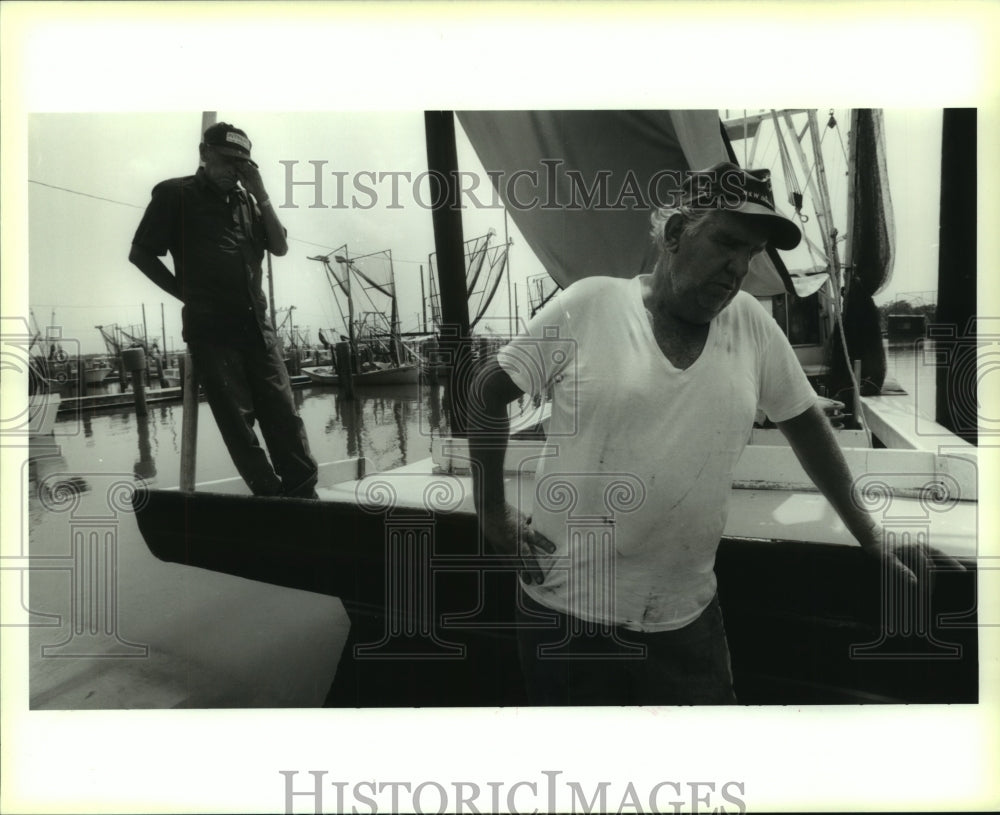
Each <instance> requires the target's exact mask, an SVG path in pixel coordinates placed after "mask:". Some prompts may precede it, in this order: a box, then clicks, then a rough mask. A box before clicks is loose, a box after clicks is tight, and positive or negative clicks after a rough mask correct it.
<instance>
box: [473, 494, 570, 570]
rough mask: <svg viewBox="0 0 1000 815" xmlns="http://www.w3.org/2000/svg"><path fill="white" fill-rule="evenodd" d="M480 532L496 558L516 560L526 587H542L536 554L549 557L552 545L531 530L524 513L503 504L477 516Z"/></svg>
mask: <svg viewBox="0 0 1000 815" xmlns="http://www.w3.org/2000/svg"><path fill="white" fill-rule="evenodd" d="M480 528H481V529H482V531H483V536H484V537H485V538H486V541H487V543H488V544H489V546H490V548H491V549H492V550H493V551H494V552H496V553H497V554H499V555H509V556H512V557H513V556H517V557H519V558H520V559H521V563H522V565H523V566H524V568H523V570H522V571H521V577H522V578H523V579H524V580H525V582H528V583H542V582H543V581H544V580H545V575H544V574H543V572H542V569H541V567H540V566H539V565H538V559H537V557H536V553H537V552H539V551H541V552H544V553H546V554H549V555H551V554H552V553H553V552H555V550H556V545H555V544H554V543H553V542H552V541H550V540H549V539H548V538H546V537H545V536H544V535H542V534H541V533H539V532H536V531H535V530H534V529H532V528H531V525H530V523H529V521H528V518H527V517H525V515H524V513H522V512H520V511H519V510H517V509H515V508H514V507H512V506H510V505H509V504H505V505H504V507H503V508H502V509H500V508H497V509H496V510H493V511H491V512H486V513H483V515H481V516H480Z"/></svg>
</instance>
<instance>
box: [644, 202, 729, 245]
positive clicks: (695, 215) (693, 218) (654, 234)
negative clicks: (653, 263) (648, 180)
mask: <svg viewBox="0 0 1000 815" xmlns="http://www.w3.org/2000/svg"><path fill="white" fill-rule="evenodd" d="M714 211H715V210H713V209H707V208H705V209H695V208H694V207H692V206H690V205H688V204H681V205H680V206H676V207H658V208H657V209H654V210H653V212H652V213H651V214H650V216H649V222H650V229H649V235H650V237H651V238H652V239H653V243H655V244H656V248H657V249H659V250H660V251H661V252H662V251H663V250H664V249H666V235H665V234H664V233H665V228H666V225H667V221H669V220H670V219H671V218H672V217H673V216H674V215H680V216H681V217H682V218H683V219H684V234H686V235H695V234H697V233H698V231H699V230H700V229H701V228H702V227H703V226H704V225H705V220H706V219H707V218H708V216H709V215H711V214H712V213H713V212H714Z"/></svg>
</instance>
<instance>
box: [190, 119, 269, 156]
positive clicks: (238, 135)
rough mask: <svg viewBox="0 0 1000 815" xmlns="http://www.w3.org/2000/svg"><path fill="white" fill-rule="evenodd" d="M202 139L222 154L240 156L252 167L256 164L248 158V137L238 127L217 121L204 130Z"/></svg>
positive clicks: (249, 145)
mask: <svg viewBox="0 0 1000 815" xmlns="http://www.w3.org/2000/svg"><path fill="white" fill-rule="evenodd" d="M202 141H203V143H204V144H206V145H207V146H209V147H211V148H212V149H213V150H217V151H218V152H220V153H222V155H224V156H232V157H233V158H241V159H244V160H246V161H249V162H250V163H251V164H253V166H254V167H256V166H257V162H255V161H254V160H253V159H252V158H250V147H251V144H250V139H249V138H248V137H247V134H246V133H244V132H243V131H242V130H240V129H239V128H238V127H235V126H233V125H231V124H229V123H227V122H219V123H218V124H214V125H212V126H211V127H210V128H208V129H207V130H206V131H205V135H204V137H203V138H202Z"/></svg>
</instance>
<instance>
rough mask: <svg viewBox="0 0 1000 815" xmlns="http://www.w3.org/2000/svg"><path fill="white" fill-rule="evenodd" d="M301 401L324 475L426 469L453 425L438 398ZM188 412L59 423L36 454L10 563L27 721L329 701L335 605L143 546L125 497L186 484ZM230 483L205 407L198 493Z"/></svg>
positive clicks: (405, 391) (342, 627) (341, 615)
mask: <svg viewBox="0 0 1000 815" xmlns="http://www.w3.org/2000/svg"><path fill="white" fill-rule="evenodd" d="M112 387H114V388H117V385H114V386H112ZM294 397H295V401H296V404H297V406H298V409H299V412H300V414H301V416H302V418H303V420H304V421H305V424H306V428H307V432H308V435H309V441H310V445H311V447H312V451H313V454H314V456H315V457H316V459H317V461H319V462H325V461H332V460H337V459H344V458H348V457H352V456H356V455H364V456H367V457H368V458H370V459H371V460H372V461H373V462H374V463H375V465H376V467H378V468H379V469H389V468H392V467H398V466H402V465H404V464H407V463H412V462H413V461H416V460H418V459H420V458H425V457H426V456H428V455H429V453H430V445H431V438H432V435H435V434H440V433H442V432H443V431H444V429H445V428H446V426H447V403H446V402H445V403H444V404H442V402H443V399H442V393H441V390H440V389H433V390H432V389H430V388H419V389H418V388H417V387H416V386H409V387H395V388H387V387H382V388H378V389H375V388H369V389H359V390H358V393H357V398H356V399H355V400H353V401H350V400H345V399H343V398H341V397H340V395H339V393H338V392H337V391H336V389H331V388H317V387H309V388H305V389H301V390H296V391H294ZM181 415H182V406H181V402H179V401H178V402H170V403H165V404H150V405H149V410H148V415H147V416H146V417H145V418H144V419H140V418H139V417H137V416H136V415H135V410H134V408H133V407H131V406H130V407H123V408H114V409H102V410H98V411H93V412H88V413H86V414H84V415H82V416H80V417H79V418H75V417H69V416H62V417H60V418H59V419H58V420H57V422H56V426H55V429H54V434H53V439H52V440H51V441H52V443H54V445H57V446H53V444H52V443H50V444H49V445H48V446H47V447H46V446H39V447H33V449H32V451H31V459H30V462H29V478H28V479H26V487H27V490H28V497H27V501H26V502H25V505H26V509H27V511H26V513H25V515H24V519H23V521H22V530H23V532H22V550H21V551H22V555H23V556H22V557H21V558H20V560H19V561H18V562H17V563H13V562H12V564H11V569H13V568H15V567H17V568H21V569H23V571H24V574H25V575H27V574H29V573H30V589H29V588H28V586H29V584H28V582H27V581H22V584H21V589H20V590H21V592H22V597H21V608H23V609H25V610H26V615H27V617H26V620H25V622H24V623H23V624H24V625H26V626H28V631H29V640H28V643H27V652H28V654H29V665H30V669H29V675H30V705H31V708H32V709H120V708H168V707H209V708H215V707H303V706H305V707H314V706H318V705H321V704H322V703H323V700H324V698H325V695H326V692H327V690H328V688H329V686H330V683H331V681H332V679H333V676H334V673H335V670H336V666H337V662H338V660H339V658H340V652H341V649H342V648H343V644H344V641H345V639H346V636H347V631H348V628H349V621H348V618H347V615H346V613H345V611H344V608H343V605H342V604H341V603H340V601H339V600H338V599H337V598H334V597H327V596H323V595H318V594H313V593H310V592H304V591H296V590H293V589H285V588H280V587H276V586H270V585H267V584H265V583H259V582H254V581H249V580H243V579H240V578H236V577H231V576H229V575H225V574H220V573H216V572H210V571H205V570H202V569H191V568H184V567H180V566H176V565H174V564H170V563H163V562H161V561H159V560H157V559H156V558H155V557H153V555H152V554H151V553H150V551H149V549H148V548H147V547H146V545H145V543H144V542H143V539H142V536H141V534H140V533H139V530H138V528H137V525H136V519H135V517H134V515H133V514H132V512H131V511H130V510H129V508H128V504H127V492H128V491H127V490H122V489H120V485H121V484H123V483H124V484H129V485H130V484H134V483H136V481H137V479H143V480H145V481H147V482H149V483H151V484H155V485H156V486H159V487H173V486H176V485H177V484H178V480H179V463H180V448H181ZM235 475H236V472H235V469H234V467H233V465H232V462H231V461H230V458H229V454H228V452H227V451H226V449H225V446H224V445H223V443H222V440H221V437H220V436H219V433H218V430H217V429H216V426H215V422H214V419H213V417H212V415H211V411H210V409H209V408H208V405H207V404H205V403H201V404H200V405H199V413H198V456H197V480H199V481H208V480H213V479H219V478H227V477H231V476H235ZM295 534H297V530H295V529H289V530H288V535H289V537H291V536H294V535H295ZM27 541H30V548H26V547H25V546H24V544H25V542H27ZM275 545H276V546H280V545H282V541H280V540H276V541H275ZM29 552H30V554H29ZM12 588H13V590H14V591H17V589H18V586H17V581H14V583H13V586H12ZM28 609H30V612H28V611H27V610H28ZM47 649H48V650H47ZM67 656H72V657H74V658H72V659H65V658H63V657H67Z"/></svg>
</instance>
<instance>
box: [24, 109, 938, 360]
mask: <svg viewBox="0 0 1000 815" xmlns="http://www.w3.org/2000/svg"><path fill="white" fill-rule="evenodd" d="M729 113H730V114H731V115H739V114H741V113H742V111H734V110H730V111H729ZM826 113H827V108H821V109H820V112H819V117H820V122H821V124H822V123H825V121H826V118H827V116H826ZM837 114H838V122H839V125H840V129H839V130H827V129H825V128H824V140H826V139H829V140H830V142H829V143H824V154H825V156H826V161H827V163H828V169H827V172H828V177H829V179H830V188H831V198H832V199H833V204H834V211H835V213H836V218H837V220H838V221H839V223H840V230H841V234H845V232H846V229H845V227H844V217H845V212H846V177H845V170H846V163H845V159H846V155H845V154H844V150H845V149H846V144H847V130H848V127H849V114H848V111H846V110H840V111H837ZM216 115H217V119H218V121H228V122H232V123H234V124H236V125H238V126H239V127H241V128H243V129H244V130H246V131H247V133H248V134H249V135H250V138H251V140H252V141H253V144H254V148H253V152H254V155H255V157H256V158H257V162H258V164H260V167H261V175H262V178H263V180H264V182H265V185H266V187H267V189H268V192H269V194H270V196H271V198H272V199H273V202H274V203H275V204H276V205H277V208H278V209H277V211H278V214H279V217H280V218H281V219H282V222H283V223H284V225H285V227H286V229H287V230H288V236H289V247H290V248H289V253H288V254H287V255H286V256H285V257H283V258H273V260H272V268H273V280H274V292H275V294H274V300H275V308H276V309H279V310H284V309H289V308H290V307H294V310H293V312H292V324H294V325H297V326H298V327H299V330H300V331H301V332H303V333H304V334H306V336H307V337H308V338H309V339H311V340H312V341H315V339H316V336H317V331H318V329H320V328H332V327H339V326H341V325H342V322H341V317H340V312H339V311H338V308H337V305H336V303H335V301H334V299H333V295H332V293H331V291H330V287H329V283H328V278H327V276H326V273H325V272H324V270H323V268H322V266H321V264H319V263H318V262H316V261H312V260H309V259H308V258H309V257H311V256H316V255H326V254H329V253H330V252H332V251H333V250H334V249H337V248H339V247H341V246H343V245H345V244H346V245H347V248H348V252H349V254H350V255H351V256H352V257H357V256H359V255H365V254H368V253H371V252H381V251H383V250H391V253H392V262H393V269H394V273H395V277H396V281H397V288H398V293H399V297H398V299H399V310H400V319H401V323H402V329H403V330H404V331H411V330H417V329H419V327H420V325H421V322H422V309H421V286H420V276H421V274H424V275H425V280H426V277H427V276H429V267H428V255H429V254H430V253H431V252H433V251H434V242H433V232H432V225H431V216H430V211H429V209H427V207H426V206H421V203H423V204H426V202H427V201H428V198H429V194H428V191H427V190H428V187H427V183H426V179H424V180H423V181H422V182H420V183H418V182H417V181H416V180H417V179H419V178H420V177H421V175H420V174H421V173H422V172H425V171H426V168H427V160H426V153H425V147H424V131H423V115H422V112H421V111H419V110H416V111H412V112H399V111H386V112H372V111H354V112H339V111H338V112H318V111H311V112H294V113H289V112H274V113H266V112H259V111H256V112H255V111H241V110H224V109H223V110H218V111H216ZM885 120H886V142H887V157H888V162H889V174H890V191H891V195H892V201H893V208H894V213H895V219H896V233H897V240H896V247H897V259H896V265H895V273H894V276H893V278H892V280H891V281H890V282H889V284H888V285H887V286H886V287H885V289H884V291H883V292H881V293H880V295H879V297H878V301H879V302H886V301H888V300H890V299H893V298H894V297H896V296H897V295H898V294H899V293H914V292H927V291H932V290H934V289H935V288H936V275H937V252H936V228H937V215H938V212H937V209H938V195H939V180H940V178H939V172H938V167H939V164H940V127H941V114H940V110H933V109H931V110H920V109H916V110H914V109H907V110H897V109H888V110H886V111H885ZM200 128H201V112H200V111H191V112H172V113H159V114H158V113H97V112H94V113H36V114H32V115H30V116H29V117H28V120H27V132H28V189H27V196H28V197H27V201H28V229H29V244H30V245H29V284H28V294H29V306H30V308H31V311H32V312H33V313H34V317H35V320H36V321H37V323H38V325H39V327H40V328H42V329H43V330H44V329H45V327H46V326H56V327H58V330H59V331H60V332H61V335H62V337H64V338H68V339H72V340H75V341H78V342H79V343H80V349H81V351H82V352H83V353H93V352H100V351H103V350H104V346H103V342H102V340H101V336H100V334H99V332H98V331H97V329H96V326H98V325H104V326H109V325H111V324H118V325H120V326H122V327H123V328H128V327H131V326H135V327H137V328H138V329H139V331H138V333H141V326H142V325H143V306H144V307H145V321H146V322H145V325H146V331H147V333H148V334H149V335H150V336H151V337H155V338H157V339H159V340H160V341H161V345H162V344H163V340H164V339H165V341H166V345H167V348H170V349H173V348H179V347H181V345H182V341H181V330H180V304H179V303H178V302H177V301H176V300H174V299H173V298H171V297H169V296H168V295H165V294H163V293H162V292H161V291H160V290H159V289H158V288H157V287H156V286H155V285H153V284H152V283H151V282H149V281H148V280H147V279H146V278H145V277H144V276H143V275H142V274H141V273H140V272H139V271H138V270H137V269H136V268H135V267H133V266H132V265H131V264H130V263H129V262H128V259H127V256H128V249H129V245H130V243H131V239H132V236H133V235H134V233H135V229H136V226H137V225H138V222H139V219H140V218H141V216H142V212H143V209H144V208H145V206H146V204H147V203H148V201H149V195H150V190H151V189H152V187H153V185H154V184H156V183H157V182H158V181H160V180H162V179H164V178H171V177H176V176H182V175H188V174H190V173H192V172H194V170H195V169H196V167H197V162H198V153H197V144H198V141H199V132H200ZM456 131H457V138H458V145H459V167H460V168H461V169H462V170H463V171H466V172H470V173H475V174H476V178H477V181H476V182H471V183H478V187H476V188H475V189H474V192H473V194H474V195H475V198H476V200H477V201H479V202H480V203H481V204H482V205H483V206H481V207H480V206H476V205H475V204H474V203H473V202H472V200H471V199H468V200H467V203H468V206H467V207H466V209H465V212H464V213H463V221H464V232H465V237H466V239H469V238H471V237H473V236H477V235H482V234H485V233H486V232H487V231H488V230H489V229H493V230H495V232H496V233H497V236H498V238H497V240H502V238H503V235H504V229H505V228H506V229H507V230H508V234H509V236H510V237H511V238H512V239H513V241H514V246H513V248H512V250H511V253H510V256H509V260H510V277H511V281H512V282H513V283H516V284H517V293H518V297H517V300H518V305H519V312H520V314H521V315H522V316H523V315H524V314H525V313H526V311H527V308H528V301H527V296H526V287H525V279H526V278H527V277H528V276H531V275H536V274H541V273H544V271H545V270H544V267H543V266H542V265H541V264H540V263H539V261H538V260H537V259H536V258H535V256H534V254H533V253H532V252H531V249H530V247H528V246H527V244H526V243H525V242H524V240H523V239H522V238H521V236H520V233H519V232H518V231H517V228H516V226H514V224H513V221H512V220H510V219H508V220H507V221H506V223H505V219H504V213H503V210H502V208H500V207H499V206H498V205H495V204H494V200H493V197H492V194H491V189H490V187H489V181H488V178H487V177H486V176H485V173H484V170H483V168H482V166H481V164H480V162H479V160H478V158H477V157H476V154H475V151H474V150H473V149H472V147H471V145H470V144H469V142H468V140H467V139H466V138H465V134H464V132H463V131H462V130H461V126H460V125H459V124H458V123H457V122H456ZM736 149H737V151H738V153H739V154H740V155H741V157H742V149H743V148H742V146H741V145H739V144H737V145H736ZM754 164H755V165H756V166H769V167H772V168H774V170H775V184H776V190H775V193H776V198H777V199H778V203H779V206H782V205H784V201H783V198H784V188H783V181H782V175H781V171H780V169H781V168H780V156H779V154H778V145H777V142H776V140H774V139H773V138H769V137H768V135H767V133H765V134H764V135H763V136H762V137H761V140H760V144H759V147H758V150H757V153H756V156H755V159H754ZM317 167H318V168H319V171H320V173H321V175H320V178H321V180H322V186H321V187H320V188H319V189H318V191H317V188H316V187H315V185H313V186H310V185H309V184H308V183H305V182H310V181H312V180H314V179H315V178H316V168H317ZM915 167H919V168H922V169H921V170H920V171H919V172H914V168H915ZM334 172H338V173H345V174H346V175H344V176H343V177H342V178H343V181H341V182H340V186H338V179H337V177H335V176H334V174H333V173H334ZM366 173H372V174H374V173H378V174H380V176H379V177H380V178H381V181H379V180H378V178H377V177H375V176H374V175H366ZM382 174H385V175H382ZM404 174H407V175H404ZM802 180H803V179H800V181H802ZM364 187H370V188H372V189H374V191H375V194H374V195H372V194H371V193H368V192H366V191H365V190H364ZM317 196H318V197H319V201H320V203H321V204H322V206H319V207H317V206H315V204H316V203H317ZM807 228H808V229H810V230H811V229H812V228H813V227H812V226H808V227H807ZM814 238H816V240H818V237H817V236H815V235H814ZM842 248H843V247H842ZM785 260H786V264H787V265H788V266H789V268H802V267H806V266H811V265H812V263H813V262H818V259H814V258H810V257H809V256H808V253H807V252H805V251H803V250H802V249H800V250H798V251H797V252H795V253H793V254H791V255H790V256H788V257H786V258H785ZM428 285H429V284H428V283H425V289H426V287H427V286H428ZM512 289H513V287H512ZM161 304H162V305H161ZM374 307H384V306H383V304H381V303H375V304H374V305H372V306H368V305H365V304H362V308H363V309H365V310H367V309H370V308H374ZM507 311H508V304H507V296H506V291H505V290H504V289H501V291H500V295H499V296H498V297H497V299H496V300H495V301H494V305H493V307H492V308H491V310H490V315H491V316H492V317H494V318H498V319H502V318H503V317H505V316H506V314H507ZM285 316H286V312H285V311H279V313H278V315H277V321H278V322H281V321H282V320H284V319H285ZM133 333H135V332H133Z"/></svg>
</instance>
